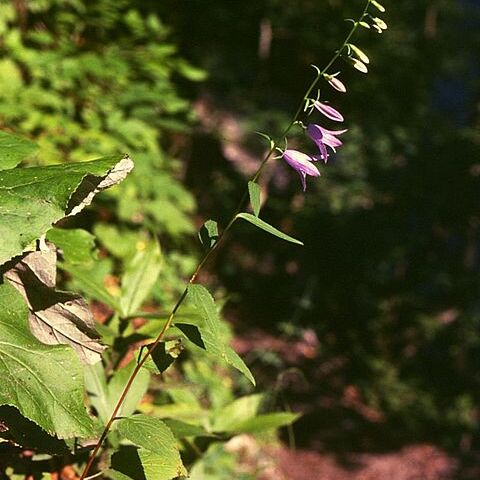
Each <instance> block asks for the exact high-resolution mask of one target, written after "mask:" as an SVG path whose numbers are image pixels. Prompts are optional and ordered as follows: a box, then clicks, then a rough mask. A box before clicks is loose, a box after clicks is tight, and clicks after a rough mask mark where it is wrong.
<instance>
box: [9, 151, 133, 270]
mask: <svg viewBox="0 0 480 480" xmlns="http://www.w3.org/2000/svg"><path fill="white" fill-rule="evenodd" d="M132 167H133V163H132V161H131V160H130V159H129V158H128V157H126V158H122V157H118V156H112V157H105V158H102V159H99V160H94V161H91V162H82V163H71V164H65V165H53V166H47V167H30V168H13V169H10V170H3V171H0V238H1V239H2V241H1V242H0V265H1V264H2V263H4V262H6V261H7V260H10V258H12V257H13V256H15V255H18V254H20V253H22V252H24V251H25V250H28V249H34V245H33V244H32V242H33V241H34V240H36V239H37V238H39V237H40V236H41V235H43V234H44V233H46V231H47V230H48V229H50V227H51V226H52V224H53V223H55V222H57V221H58V220H60V219H61V218H63V217H65V216H66V215H74V214H76V213H78V212H79V211H81V210H82V209H83V208H84V207H85V206H86V205H89V204H90V203H91V201H92V199H93V197H94V195H95V194H96V193H97V192H99V191H101V190H103V189H105V188H108V187H110V186H112V185H114V184H115V183H118V182H120V181H121V180H123V179H124V178H125V176H126V175H127V174H128V172H129V171H130V170H131V169H132Z"/></svg>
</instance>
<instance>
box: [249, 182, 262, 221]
mask: <svg viewBox="0 0 480 480" xmlns="http://www.w3.org/2000/svg"><path fill="white" fill-rule="evenodd" d="M260 192H261V189H260V185H259V184H258V183H256V182H248V195H249V196H250V204H251V205H252V209H253V213H254V214H255V216H256V217H258V215H259V213H260V207H261V205H260Z"/></svg>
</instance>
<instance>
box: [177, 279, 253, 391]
mask: <svg viewBox="0 0 480 480" xmlns="http://www.w3.org/2000/svg"><path fill="white" fill-rule="evenodd" d="M188 298H189V299H190V300H191V301H192V303H193V304H194V305H195V307H196V308H197V310H198V313H199V314H200V316H201V318H202V320H203V322H202V323H201V324H198V325H188V327H191V328H188V329H187V328H185V326H184V325H180V324H176V326H177V327H178V328H180V329H181V330H182V332H184V333H185V335H186V336H187V337H188V338H189V340H191V341H192V342H193V343H195V344H196V345H197V346H200V347H201V348H203V349H205V350H206V351H207V352H210V353H211V354H213V355H215V356H216V357H218V358H220V359H222V360H223V361H225V362H226V363H228V364H229V365H231V366H232V367H235V368H236V369H237V370H239V371H240V372H242V373H243V374H244V375H245V376H246V377H247V378H248V379H249V380H250V381H251V382H252V383H253V384H254V385H255V379H254V378H253V375H252V373H251V372H250V370H249V369H248V367H247V366H246V365H245V363H244V362H243V360H242V359H241V358H240V357H239V356H238V355H237V353H236V352H235V351H234V350H233V349H232V347H230V345H228V339H227V338H226V336H225V329H224V328H222V324H221V321H220V318H219V315H218V312H217V308H216V306H215V302H214V300H213V297H212V296H211V295H210V293H209V291H208V290H207V289H206V288H205V287H203V286H202V285H189V287H188Z"/></svg>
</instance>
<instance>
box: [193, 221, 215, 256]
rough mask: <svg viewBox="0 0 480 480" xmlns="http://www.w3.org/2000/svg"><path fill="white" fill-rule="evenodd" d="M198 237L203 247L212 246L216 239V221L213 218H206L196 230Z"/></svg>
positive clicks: (208, 247)
mask: <svg viewBox="0 0 480 480" xmlns="http://www.w3.org/2000/svg"><path fill="white" fill-rule="evenodd" d="M198 238H199V239H200V242H201V243H202V245H203V246H204V247H205V248H207V249H210V248H212V247H213V246H214V245H215V244H216V243H217V240H218V224H217V222H215V221H214V220H207V221H206V222H205V223H204V224H203V226H202V228H201V229H200V231H199V232H198Z"/></svg>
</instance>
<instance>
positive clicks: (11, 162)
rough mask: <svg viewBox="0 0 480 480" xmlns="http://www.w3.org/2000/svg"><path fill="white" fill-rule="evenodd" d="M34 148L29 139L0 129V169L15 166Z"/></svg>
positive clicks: (35, 147)
mask: <svg viewBox="0 0 480 480" xmlns="http://www.w3.org/2000/svg"><path fill="white" fill-rule="evenodd" d="M36 149H37V146H36V145H35V143H33V142H31V141H30V140H27V139H26V138H21V137H17V136H16V135H11V134H9V133H6V132H2V131H0V170H5V169H8V168H13V167H16V166H17V165H18V164H19V163H20V162H21V161H22V160H24V159H25V158H26V157H28V156H29V155H31V154H32V153H33V152H34V151H35V150H36Z"/></svg>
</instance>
